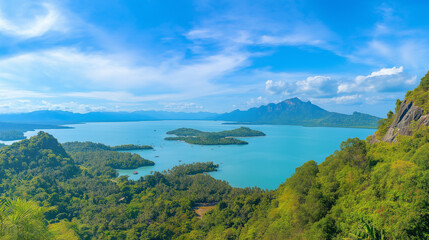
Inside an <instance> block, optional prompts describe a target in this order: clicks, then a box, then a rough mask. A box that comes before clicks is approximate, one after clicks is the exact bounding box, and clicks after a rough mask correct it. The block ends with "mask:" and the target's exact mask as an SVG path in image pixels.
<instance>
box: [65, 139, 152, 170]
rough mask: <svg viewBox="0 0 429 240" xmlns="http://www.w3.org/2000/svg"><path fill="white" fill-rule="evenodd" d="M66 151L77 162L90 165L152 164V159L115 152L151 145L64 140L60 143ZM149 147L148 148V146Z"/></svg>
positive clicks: (126, 166) (128, 165)
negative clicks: (117, 144) (105, 143)
mask: <svg viewBox="0 0 429 240" xmlns="http://www.w3.org/2000/svg"><path fill="white" fill-rule="evenodd" d="M62 147H63V148H64V149H65V150H66V152H67V153H68V154H69V155H70V156H71V157H72V158H73V159H74V160H75V161H77V162H78V163H81V164H83V165H84V166H86V165H85V164H90V165H91V166H108V167H111V168H114V169H136V168H139V167H144V166H153V165H155V163H154V162H153V161H150V160H147V159H145V158H142V157H141V156H140V155H138V154H132V153H129V152H117V151H119V150H125V149H126V150H134V149H138V148H140V149H152V147H151V146H146V145H143V146H139V145H132V144H127V145H120V146H114V147H111V146H108V145H104V144H101V143H93V142H66V143H63V144H62ZM148 147H150V148H148Z"/></svg>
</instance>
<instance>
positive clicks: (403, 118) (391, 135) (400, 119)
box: [370, 100, 429, 143]
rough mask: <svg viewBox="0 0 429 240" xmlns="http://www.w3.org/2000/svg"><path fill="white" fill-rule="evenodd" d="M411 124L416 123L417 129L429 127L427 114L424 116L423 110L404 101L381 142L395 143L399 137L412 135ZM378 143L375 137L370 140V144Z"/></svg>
mask: <svg viewBox="0 0 429 240" xmlns="http://www.w3.org/2000/svg"><path fill="white" fill-rule="evenodd" d="M413 122H415V123H417V125H415V126H416V127H417V129H418V128H420V127H421V126H429V114H424V111H423V109H422V108H420V107H418V106H416V105H414V103H413V102H411V101H407V100H404V101H403V102H402V104H401V106H400V108H399V111H398V112H397V113H396V115H395V119H394V120H393V122H392V124H391V125H390V126H389V129H388V130H387V133H386V135H384V136H383V138H382V139H381V141H383V142H390V143H391V142H396V141H397V137H398V136H399V135H405V136H411V135H412V134H413V128H412V127H411V124H412V123H413ZM378 141H379V140H378V139H377V138H376V137H375V135H373V136H372V138H371V140H370V142H371V143H375V142H378Z"/></svg>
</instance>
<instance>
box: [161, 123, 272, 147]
mask: <svg viewBox="0 0 429 240" xmlns="http://www.w3.org/2000/svg"><path fill="white" fill-rule="evenodd" d="M167 134H172V135H176V136H177V137H166V138H165V140H169V141H184V142H186V143H189V144H199V145H231V144H235V145H243V144H248V143H247V142H246V141H243V140H239V139H236V138H234V137H260V136H265V134H264V133H263V132H261V131H257V130H252V129H250V128H247V127H240V128H237V129H234V130H227V131H220V132H203V131H200V130H195V129H192V128H179V129H176V130H172V131H168V132H167Z"/></svg>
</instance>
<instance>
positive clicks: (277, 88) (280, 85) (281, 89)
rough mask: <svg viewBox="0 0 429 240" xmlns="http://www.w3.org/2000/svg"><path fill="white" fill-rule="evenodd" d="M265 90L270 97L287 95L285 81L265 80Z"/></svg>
mask: <svg viewBox="0 0 429 240" xmlns="http://www.w3.org/2000/svg"><path fill="white" fill-rule="evenodd" d="M265 90H266V91H267V92H268V93H269V94H272V95H278V94H284V95H286V94H287V91H286V90H287V86H286V82H285V81H281V80H280V81H273V80H267V81H266V82H265Z"/></svg>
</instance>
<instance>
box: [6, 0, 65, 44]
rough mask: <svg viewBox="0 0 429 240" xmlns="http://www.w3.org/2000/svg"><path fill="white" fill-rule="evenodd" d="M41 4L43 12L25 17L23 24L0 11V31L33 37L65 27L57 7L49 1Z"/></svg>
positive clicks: (22, 36)
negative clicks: (30, 17)
mask: <svg viewBox="0 0 429 240" xmlns="http://www.w3.org/2000/svg"><path fill="white" fill-rule="evenodd" d="M41 6H42V7H43V9H44V10H45V11H44V13H43V14H40V15H36V16H33V18H32V19H26V21H25V23H24V24H19V23H15V22H13V21H11V20H10V19H7V18H6V17H5V16H4V13H2V12H0V32H1V33H3V34H6V35H11V36H15V37H20V38H33V37H39V36H42V35H44V34H46V33H47V32H49V31H64V30H65V28H64V26H63V25H62V24H63V23H64V19H63V18H62V17H61V13H60V12H59V11H58V9H57V8H56V7H55V6H54V5H52V4H49V3H43V4H42V5H41ZM16 7H18V6H16ZM18 8H19V7H18Z"/></svg>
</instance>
